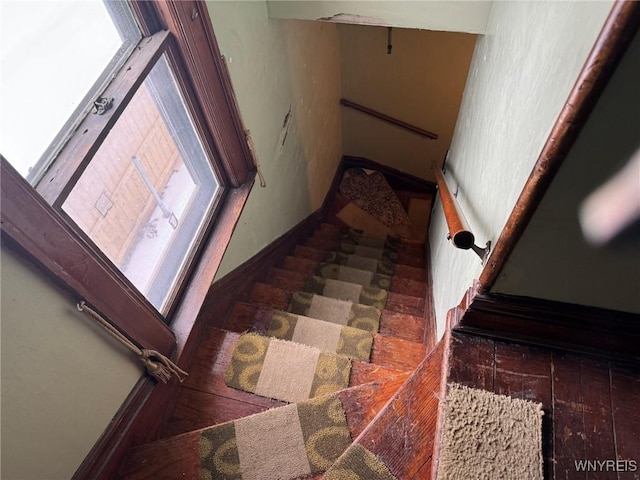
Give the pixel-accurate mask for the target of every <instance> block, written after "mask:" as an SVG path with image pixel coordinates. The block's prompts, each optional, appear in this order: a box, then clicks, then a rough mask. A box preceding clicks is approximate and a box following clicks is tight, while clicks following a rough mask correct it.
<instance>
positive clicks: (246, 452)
mask: <svg viewBox="0 0 640 480" xmlns="http://www.w3.org/2000/svg"><path fill="white" fill-rule="evenodd" d="M350 443H351V436H350V434H349V427H348V425H347V419H346V417H345V413H344V408H343V406H342V403H341V402H340V399H338V398H337V397H336V396H335V395H325V396H322V397H319V398H315V399H313V400H308V401H306V402H301V403H298V404H291V405H286V406H284V407H280V408H275V409H273V410H267V411H266V412H262V413H258V414H256V415H252V416H249V417H244V418H240V419H238V420H234V421H232V422H227V423H223V424H220V425H216V426H214V427H211V428H208V429H206V430H203V431H202V434H201V436H200V441H199V453H200V466H201V478H202V479H205V480H213V479H228V480H236V479H243V480H276V479H279V480H289V479H294V478H299V477H304V476H308V475H311V474H317V473H321V472H324V471H325V470H327V468H329V467H330V466H331V465H332V464H333V463H334V462H335V461H336V459H337V458H338V457H340V455H341V454H342V453H343V452H344V451H345V450H346V449H347V448H348V447H349V445H350Z"/></svg>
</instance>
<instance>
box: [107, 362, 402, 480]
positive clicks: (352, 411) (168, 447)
mask: <svg viewBox="0 0 640 480" xmlns="http://www.w3.org/2000/svg"><path fill="white" fill-rule="evenodd" d="M408 377H409V373H401V374H397V375H393V376H388V377H385V378H381V379H379V380H376V381H375V382H369V383H366V384H363V385H359V386H357V387H354V388H349V389H347V390H343V391H341V392H338V393H337V395H338V398H340V401H341V402H342V404H343V407H344V409H345V413H346V416H347V424H348V425H349V430H350V432H351V436H352V438H354V439H355V438H357V437H358V436H359V435H360V434H361V433H362V432H363V431H364V430H365V428H366V427H367V425H369V424H370V423H371V421H372V420H373V419H374V418H375V417H376V415H377V414H378V412H379V411H380V409H381V408H382V407H383V406H384V405H386V404H387V402H388V401H389V399H390V398H391V397H392V396H393V395H394V394H395V393H396V392H397V391H398V389H399V388H401V387H402V385H403V384H404V383H405V381H406V380H407V378H408ZM257 413H258V412H257ZM209 426H210V425H207V426H205V427H201V428H198V429H195V430H191V431H189V432H185V433H182V434H179V435H175V436H172V437H167V438H163V439H160V440H157V441H155V442H151V443H147V444H145V445H141V446H138V447H136V448H134V449H132V450H130V452H129V454H128V455H127V458H126V460H125V462H124V463H123V466H122V468H121V471H120V478H123V479H127V480H142V479H160V478H162V479H174V478H189V479H192V478H200V457H199V453H198V441H199V438H200V433H201V432H202V430H205V429H206V428H208V427H209ZM317 478H321V476H318V477H317ZM265 480H267V479H265Z"/></svg>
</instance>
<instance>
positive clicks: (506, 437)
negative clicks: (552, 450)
mask: <svg viewBox="0 0 640 480" xmlns="http://www.w3.org/2000/svg"><path fill="white" fill-rule="evenodd" d="M443 414H444V422H443V426H442V440H441V445H440V456H439V462H438V480H460V479H467V478H468V479H477V478H500V479H505V480H509V479H512V480H521V479H523V478H526V479H527V480H542V478H543V473H542V415H543V411H542V405H541V404H539V403H533V402H529V401H526V400H519V399H515V398H511V397H507V396H504V395H496V394H494V393H491V392H487V391H484V390H476V389H473V388H468V387H464V386H462V385H457V384H454V383H452V384H449V385H448V393H447V396H446V399H445V401H444V410H443Z"/></svg>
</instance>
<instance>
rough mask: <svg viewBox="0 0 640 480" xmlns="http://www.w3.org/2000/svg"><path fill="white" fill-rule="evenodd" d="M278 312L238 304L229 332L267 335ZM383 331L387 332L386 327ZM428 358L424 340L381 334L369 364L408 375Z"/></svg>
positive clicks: (377, 338) (374, 346)
mask: <svg viewBox="0 0 640 480" xmlns="http://www.w3.org/2000/svg"><path fill="white" fill-rule="evenodd" d="M276 311H277V309H269V308H261V307H257V306H255V305H250V304H246V303H237V304H236V305H235V306H234V308H233V311H232V314H231V316H230V319H231V320H232V324H231V325H229V329H230V330H233V329H234V327H237V328H238V330H235V331H238V332H243V331H247V330H252V331H257V332H258V333H264V332H265V331H266V330H267V328H268V325H269V323H270V322H271V316H272V315H273V313H274V312H276ZM381 323H382V322H381ZM381 330H383V328H382V326H381ZM384 330H387V331H388V330H389V329H388V328H385V329H384ZM425 354H426V346H425V345H424V344H423V343H422V340H420V341H419V342H415V341H410V340H406V339H403V338H398V337H395V336H393V335H386V334H383V333H377V334H374V337H373V348H372V350H371V358H370V359H369V362H370V363H375V364H377V365H381V366H384V367H389V368H395V369H397V370H401V371H406V370H413V369H415V368H416V367H417V366H418V365H419V364H420V362H421V361H422V360H423V359H424V356H425Z"/></svg>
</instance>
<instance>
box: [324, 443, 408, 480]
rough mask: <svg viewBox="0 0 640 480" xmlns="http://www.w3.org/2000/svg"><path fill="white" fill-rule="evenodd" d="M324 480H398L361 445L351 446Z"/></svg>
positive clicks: (325, 475) (328, 471)
mask: <svg viewBox="0 0 640 480" xmlns="http://www.w3.org/2000/svg"><path fill="white" fill-rule="evenodd" d="M322 478H323V479H324V480H396V477H394V476H393V475H392V474H391V472H390V471H389V469H388V468H387V466H386V465H385V464H384V463H382V462H381V461H380V460H379V459H378V457H376V456H375V455H374V454H373V453H371V452H370V451H369V450H367V449H366V448H364V447H363V446H361V445H357V444H353V445H351V446H350V447H349V448H348V449H347V450H346V451H345V452H344V454H343V455H342V456H341V457H340V458H339V459H338V460H336V462H335V463H334V464H333V465H332V466H331V468H330V469H329V470H327V473H325V474H324V476H323V477H322Z"/></svg>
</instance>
